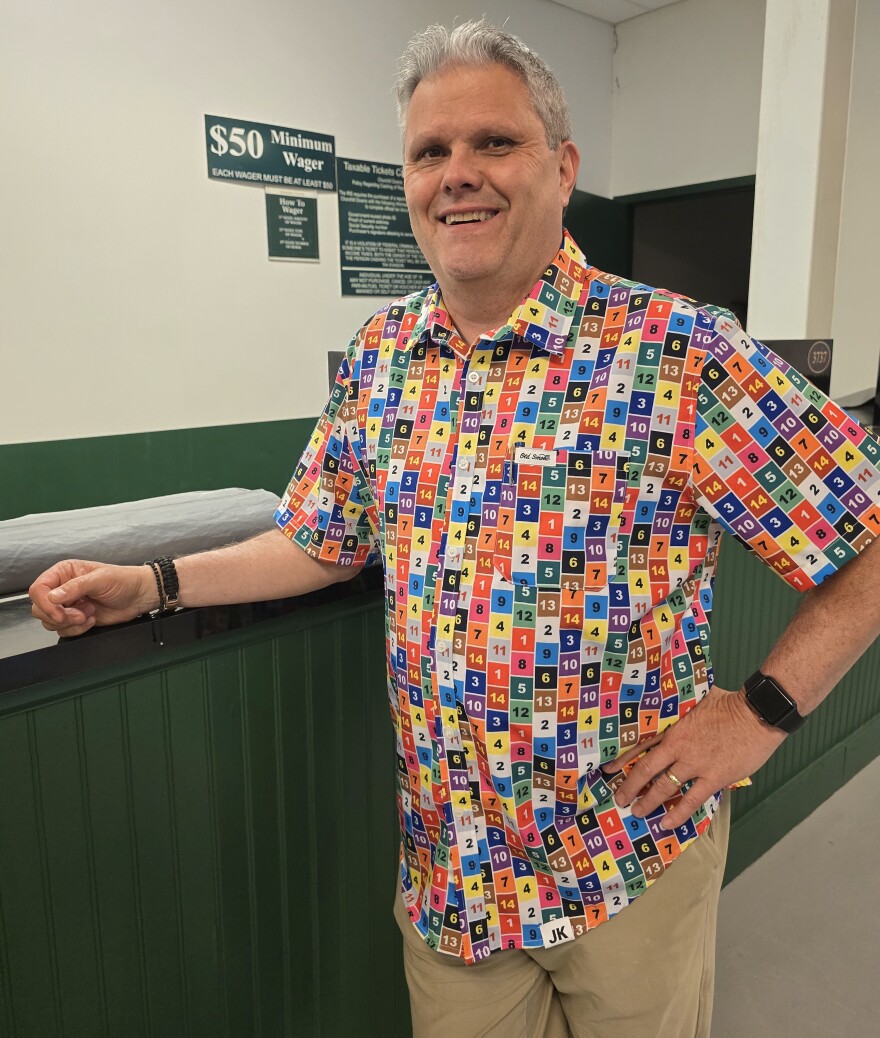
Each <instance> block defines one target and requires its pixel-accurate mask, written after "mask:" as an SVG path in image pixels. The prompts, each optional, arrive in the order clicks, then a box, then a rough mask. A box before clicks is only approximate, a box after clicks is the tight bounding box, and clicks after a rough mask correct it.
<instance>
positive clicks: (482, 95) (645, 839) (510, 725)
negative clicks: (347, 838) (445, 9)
mask: <svg viewBox="0 0 880 1038" xmlns="http://www.w3.org/2000/svg"><path fill="white" fill-rule="evenodd" d="M398 99H399V107H400V113H401V124H402V129H403V144H404V185H405V190H406V197H407V203H408V206H409V211H410V216H411V220H412V225H413V229H414V232H415V234H416V237H417V239H418V241H419V244H420V246H421V248H422V251H423V252H424V254H425V256H426V257H427V259H428V260H429V262H430V264H431V267H432V269H433V271H434V272H435V274H436V276H437V285H434V286H431V287H430V288H428V289H426V290H425V291H423V292H420V293H416V294H415V295H413V296H410V297H407V298H406V299H404V300H401V301H399V302H396V303H394V304H391V305H390V306H388V307H385V308H383V309H382V310H381V311H380V312H379V313H378V314H376V315H375V316H374V317H373V318H372V319H371V320H370V321H369V322H368V323H367V324H366V325H365V326H364V327H363V328H362V329H361V330H360V331H359V332H358V334H357V335H356V336H355V338H354V340H353V342H352V344H351V346H350V347H349V350H348V354H347V357H346V359H345V361H344V362H343V364H342V366H341V368H340V372H339V376H338V379H337V384H336V388H335V390H334V392H333V394H332V397H331V400H330V402H329V404H328V406H327V408H326V410H325V412H324V415H323V416H322V418H321V420H320V422H319V424H318V427H317V429H316V432H315V435H314V436H313V438H312V440H311V441H310V444H309V446H308V447H307V449H306V451H305V453H304V455H303V457H302V459H301V461H300V463H299V465H298V466H297V469H296V471H295V473H294V477H293V480H292V482H291V484H290V487H289V488H288V491H287V495H286V497H285V499H284V500H283V502H282V504H281V507H280V508H279V511H278V514H277V522H278V525H279V527H280V528H281V530H282V531H283V533H284V534H285V538H286V539H285V538H282V537H279V536H278V534H277V533H274V532H273V533H268V534H265V535H263V536H261V537H258V538H256V539H254V540H252V541H250V542H248V543H246V544H243V545H238V546H233V547H230V548H226V549H222V550H221V551H216V552H210V553H206V554H204V555H196V556H190V557H187V558H184V559H179V560H177V563H176V571H175V569H174V567H173V566H172V564H171V563H170V562H169V561H168V560H162V561H161V562H157V563H156V564H153V565H152V566H145V567H114V566H106V565H100V564H97V563H82V562H70V561H68V562H64V563H60V564H58V565H57V566H55V567H53V569H51V570H49V571H48V572H47V573H46V574H44V575H43V576H42V577H41V578H39V579H38V580H37V582H36V583H35V584H34V586H33V587H32V589H31V595H32V598H33V601H34V615H35V616H37V617H38V618H39V619H41V620H42V621H43V623H44V626H46V627H48V628H50V629H52V630H57V631H59V632H60V633H62V634H67V635H71V634H78V633H81V632H82V631H85V630H87V629H89V628H90V627H91V626H94V625H95V624H103V623H113V622H118V621H120V620H126V619H130V618H131V617H133V616H135V615H137V614H139V613H142V612H145V611H147V610H151V609H155V608H156V607H157V605H160V606H161V605H164V604H166V601H167V600H170V601H171V602H177V603H179V604H180V605H184V606H198V605H207V604H211V603H222V602H238V601H249V600H255V599H264V598H273V597H281V596H286V595H292V594H299V593H303V592H306V591H309V590H312V589H315V588H318V587H321V586H325V585H327V584H329V583H331V582H333V581H336V580H342V579H346V578H347V577H350V576H351V575H352V574H353V573H354V572H356V571H357V570H358V569H359V568H360V567H361V566H362V565H364V564H366V563H368V562H371V561H378V560H379V559H381V560H382V563H383V565H384V568H385V585H386V598H387V611H388V624H387V662H388V678H389V698H390V703H391V711H392V717H393V721H394V724H395V730H396V734H397V752H398V774H399V810H400V818H401V830H402V848H401V882H400V885H399V887H400V889H399V895H398V898H397V902H396V912H397V917H398V921H399V923H400V926H401V930H402V933H403V936H404V948H405V962H406V970H407V980H408V983H409V985H410V991H411V1000H412V1009H413V1020H414V1030H415V1033H416V1035H418V1036H424V1035H441V1034H443V1035H448V1034H450V1033H457V1034H461V1035H464V1036H470V1035H501V1034H504V1035H505V1036H519V1035H522V1036H527V1038H535V1036H542V1035H547V1036H564V1035H569V1034H570V1035H576V1036H581V1035H606V1034H607V1035H614V1036H615V1038H628V1036H633V1038H636V1036H638V1038H647V1036H650V1035H656V1036H657V1038H675V1036H679V1035H681V1036H685V1035H688V1036H691V1035H706V1034H707V1033H708V1027H709V1022H710V1018H711V989H712V970H713V944H714V915H715V908H716V905H717V897H718V889H719V887H720V882H721V873H722V870H723V862H724V848H725V843H726V828H725V826H726V824H727V817H726V802H725V806H724V808H722V810H721V812H718V811H717V809H718V806H719V803H720V801H721V798H720V794H719V792H718V791H719V790H722V789H724V788H725V787H727V786H729V785H731V784H733V783H736V782H737V781H738V780H742V779H743V778H745V777H746V776H748V775H749V774H750V773H751V772H753V771H755V770H756V769H757V768H758V767H760V766H761V764H763V763H764V761H765V760H766V759H767V758H768V757H769V756H770V754H771V753H772V752H773V751H774V750H775V749H776V748H777V747H778V746H779V744H780V743H781V742H782V741H783V739H784V738H785V737H786V734H787V732H788V731H791V730H794V728H795V727H797V726H798V725H799V724H800V723H801V719H802V716H805V715H806V714H808V713H809V711H810V710H811V709H812V708H813V707H814V706H815V705H816V704H817V703H818V702H819V701H820V700H821V699H822V698H823V697H824V695H826V694H827V693H828V691H829V690H830V688H831V687H832V686H833V685H834V683H835V682H836V681H837V680H838V679H839V678H840V676H841V675H842V674H843V673H844V672H845V670H846V669H847V668H848V667H849V666H850V665H851V663H852V662H853V661H854V660H855V659H856V658H857V656H858V655H859V654H860V653H861V652H862V651H863V650H864V649H865V648H866V647H867V645H868V644H869V643H870V641H871V640H872V639H873V637H874V636H875V634H876V632H877V629H878V615H877V614H878V608H880V607H878V605H877V603H878V602H880V595H878V594H876V590H877V588H876V584H877V577H876V575H875V573H876V569H877V567H876V565H872V564H871V559H870V557H869V556H871V555H872V554H876V551H875V550H874V549H872V550H871V551H868V552H867V553H866V554H865V555H863V556H862V557H861V558H859V559H857V560H856V561H854V562H851V563H850V564H849V565H847V567H846V569H845V570H843V571H842V572H841V573H839V574H836V573H835V571H836V570H837V568H838V567H839V566H840V564H841V563H843V562H845V561H848V560H850V559H852V558H853V557H854V556H856V555H857V554H858V552H859V551H861V549H863V548H865V547H866V546H867V545H868V543H869V542H870V541H871V540H872V539H873V537H874V535H875V533H876V530H877V528H878V527H880V507H878V500H880V476H878V472H877V464H876V463H877V459H878V457H880V448H878V447H877V445H876V444H875V443H874V442H873V441H872V440H870V438H868V437H866V434H865V433H864V432H863V430H861V429H860V428H859V427H858V426H857V425H856V424H855V423H854V422H852V421H851V420H850V419H849V418H848V417H847V416H846V415H845V414H844V413H843V412H841V411H840V410H839V409H838V408H836V407H835V406H834V405H833V404H832V403H831V402H829V401H828V400H827V399H825V398H824V397H822V395H821V394H819V393H818V391H816V390H815V389H813V388H812V387H810V386H809V385H808V383H806V382H805V380H803V379H802V378H801V376H799V375H797V373H795V372H793V371H790V370H788V369H786V367H785V365H784V364H782V362H780V361H778V360H777V359H776V358H774V357H773V356H772V355H771V354H769V352H768V351H767V350H766V349H764V348H763V347H760V346H758V345H756V344H754V343H752V342H751V340H749V339H748V338H747V337H746V336H745V335H744V334H743V333H742V330H741V329H740V328H739V326H738V325H737V324H736V323H735V322H734V321H732V320H731V319H730V318H729V317H728V316H727V315H725V314H723V313H720V312H718V311H715V310H713V309H712V308H705V307H704V308H701V307H698V306H697V305H695V304H693V303H692V302H690V301H688V300H685V299H682V298H680V297H676V296H673V295H671V294H669V293H667V292H663V291H653V290H651V289H648V288H646V287H645V286H639V285H634V284H632V283H630V282H626V281H623V280H621V279H619V278H616V277H614V276H612V275H609V274H604V273H602V272H600V271H597V270H596V269H595V268H592V267H590V266H589V265H588V264H587V262H586V260H585V259H584V256H583V254H582V253H581V252H580V250H579V248H578V247H577V245H576V244H575V243H574V242H573V241H572V240H571V238H570V237H569V236H568V235H567V234H566V235H564V234H563V229H562V216H563V211H564V209H565V206H566V204H567V202H568V199H569V196H570V194H571V191H572V189H573V187H574V183H575V178H576V175H577V168H578V152H577V149H576V147H575V146H574V144H573V143H572V141H571V139H570V137H571V131H570V126H569V119H568V112H567V108H566V105H565V100H564V98H563V96H562V93H561V90H560V88H559V86H558V84H557V82H556V80H555V78H554V77H553V75H552V73H551V72H550V70H549V69H548V68H547V67H546V65H544V63H543V62H542V61H540V59H538V58H537V57H536V56H535V55H534V54H532V53H531V52H530V51H528V50H527V49H526V48H525V47H524V46H523V45H522V44H521V43H520V42H519V41H518V40H516V39H515V38H514V37H511V36H510V35H508V34H506V33H504V32H501V31H499V30H497V29H494V28H492V27H491V26H488V25H486V24H484V23H467V24H465V25H462V26H460V27H459V28H457V29H456V30H455V31H454V32H452V33H451V34H450V33H448V32H447V31H446V30H445V29H443V28H441V27H433V28H432V29H429V30H428V31H427V32H425V33H423V34H421V35H420V36H417V37H416V38H414V40H413V41H412V42H411V43H410V45H409V47H408V48H407V50H406V52H405V54H404V57H403V59H402V62H401V69H400V74H399V79H398ZM560 242H561V244H560ZM722 527H725V528H727V529H728V530H730V531H731V532H732V533H734V534H735V535H736V536H737V537H739V538H740V539H741V540H742V541H744V542H745V543H747V544H748V545H749V546H750V547H751V548H752V549H753V550H754V551H755V552H756V553H757V554H759V555H760V556H761V557H762V558H764V559H765V560H766V561H767V562H768V564H770V565H772V566H773V567H774V568H775V569H776V570H777V571H778V572H779V573H780V574H781V575H782V576H783V577H784V578H785V579H787V580H788V581H789V583H791V584H793V585H794V586H796V587H799V588H801V589H802V590H807V589H809V588H814V590H812V591H810V594H809V595H808V596H807V597H806V599H805V602H804V604H803V606H802V608H801V609H800V610H799V612H798V614H797V616H796V618H795V620H794V621H793V623H792V624H791V626H790V627H789V628H788V630H787V631H786V632H785V634H784V635H783V637H782V638H781V639H780V641H779V643H778V644H777V646H776V647H775V648H774V650H773V652H772V653H771V655H770V656H769V657H768V658H767V660H765V661H764V662H763V664H762V666H761V670H762V672H763V676H760V675H759V676H757V677H755V678H754V680H750V682H748V683H747V688H746V689H743V690H740V691H738V692H726V691H724V690H722V689H719V688H717V687H715V688H713V687H712V684H713V682H712V668H711V662H710V657H709V614H710V610H711V602H712V581H713V576H714V572H715V558H716V549H717V541H718V538H719V536H720V533H721V529H722ZM288 540H289V541H293V542H294V544H293V545H291V544H290V543H288ZM826 578H829V579H827V580H826ZM820 583H821V588H819V587H818V586H817V585H819V584H820ZM866 585H867V588H866ZM178 587H179V597H178ZM855 595H858V601H859V603H860V608H859V609H858V610H853V609H852V608H851V604H852V601H853V597H854V596H855ZM844 604H845V605H846V608H841V606H842V605H844ZM854 616H855V619H853V617H854ZM754 662H755V663H756V664H757V663H758V662H759V661H754ZM786 690H787V692H786ZM646 751H649V752H646ZM716 813H717V818H716V820H715V821H714V822H713V821H712V819H713V816H715V815H716ZM710 823H711V824H710ZM704 834H705V835H704ZM692 844H693V845H694V846H693V848H692V849H688V848H690V847H691V845H692ZM686 849H688V850H687V853H685V854H682V852H684V851H685V850H686ZM679 859H680V860H679ZM649 887H650V888H651V889H650V890H649V889H648V888H649ZM623 909H625V911H622V910H623Z"/></svg>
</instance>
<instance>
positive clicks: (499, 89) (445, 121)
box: [405, 63, 540, 138]
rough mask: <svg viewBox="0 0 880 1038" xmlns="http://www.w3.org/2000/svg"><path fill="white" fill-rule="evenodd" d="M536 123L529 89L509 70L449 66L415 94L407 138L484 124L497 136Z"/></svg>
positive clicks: (422, 83)
mask: <svg viewBox="0 0 880 1038" xmlns="http://www.w3.org/2000/svg"><path fill="white" fill-rule="evenodd" d="M505 80H506V82H505ZM492 81H494V83H493V82H492ZM533 119H538V115H537V113H536V112H535V109H534V106H533V104H532V100H531V97H530V96H529V92H528V88H527V87H526V84H525V82H524V81H523V80H522V79H521V78H520V77H519V76H518V75H517V74H516V73H515V72H512V71H511V70H510V69H508V68H507V66H505V65H501V64H498V63H493V64H489V65H476V66H470V65H466V66H463V65H445V66H443V67H442V68H441V69H439V70H438V71H437V72H435V73H432V74H431V75H430V76H426V77H425V78H424V79H423V80H421V81H420V82H419V84H418V85H417V86H416V88H415V90H414V91H413V95H412V98H411V100H410V104H409V107H408V109H407V113H406V123H405V135H406V137H408V138H411V137H413V136H416V135H418V134H420V133H421V132H423V131H425V130H427V129H428V128H429V127H435V128H440V127H447V126H448V127H449V128H450V129H454V128H457V127H460V126H461V125H462V124H463V123H465V122H466V123H467V124H468V126H469V127H471V126H473V127H476V126H479V125H481V124H482V125H484V127H485V129H486V130H488V131H490V132H492V131H494V132H498V131H499V130H501V129H503V128H505V126H506V127H507V128H508V129H511V130H512V129H515V128H517V127H521V126H522V123H523V122H524V121H526V122H531V121H532V120H533ZM539 121H540V120H539Z"/></svg>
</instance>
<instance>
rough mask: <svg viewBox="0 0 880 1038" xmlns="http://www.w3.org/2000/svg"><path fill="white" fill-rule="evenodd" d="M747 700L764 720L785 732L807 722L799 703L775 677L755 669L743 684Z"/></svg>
mask: <svg viewBox="0 0 880 1038" xmlns="http://www.w3.org/2000/svg"><path fill="white" fill-rule="evenodd" d="M743 687H744V689H745V693H746V701H747V702H748V704H749V706H750V707H751V708H752V709H753V710H754V711H755V713H756V714H757V715H758V717H760V718H761V720H762V721H766V723H767V724H769V725H772V726H773V727H774V728H780V729H781V730H782V731H783V732H789V733H790V732H796V731H797V730H798V728H800V727H802V725H804V724H805V723H806V720H807V719H806V717H804V716H803V715H802V714H800V713H798V708H797V703H796V702H795V701H794V700H793V699H792V698H791V696H790V695H789V694H788V693H787V692H786V691H785V689H784V688H783V687H782V685H780V684H779V682H778V681H776V680H775V679H774V678H770V677H768V676H767V675H766V674H762V673H761V671H760V670H757V671H755V673H754V674H752V676H751V677H750V678H747V679H746V683H745V685H744V686H743Z"/></svg>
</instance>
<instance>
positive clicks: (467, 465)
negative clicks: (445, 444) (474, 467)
mask: <svg viewBox="0 0 880 1038" xmlns="http://www.w3.org/2000/svg"><path fill="white" fill-rule="evenodd" d="M458 467H459V468H460V469H461V471H462V472H467V471H468V469H469V468H470V467H471V463H470V462H469V461H468V460H467V458H460V459H459V462H458Z"/></svg>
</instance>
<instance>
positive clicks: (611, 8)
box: [553, 0, 678, 25]
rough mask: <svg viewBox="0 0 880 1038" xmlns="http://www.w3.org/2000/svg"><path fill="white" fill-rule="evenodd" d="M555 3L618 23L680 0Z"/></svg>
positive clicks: (557, 0) (570, 0)
mask: <svg viewBox="0 0 880 1038" xmlns="http://www.w3.org/2000/svg"><path fill="white" fill-rule="evenodd" d="M553 3H557V4H561V5H562V6H563V7H570V8H571V9H572V10H573V11H580V12H581V13H582V14H589V15H591V16H592V17H593V18H598V19H600V20H601V21H603V22H610V23H611V24H612V25H616V24H617V23H618V22H625V21H626V20H627V18H636V17H638V15H640V14H647V12H648V11H656V10H657V8H658V7H668V6H669V5H670V4H675V3H678V0H553Z"/></svg>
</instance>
